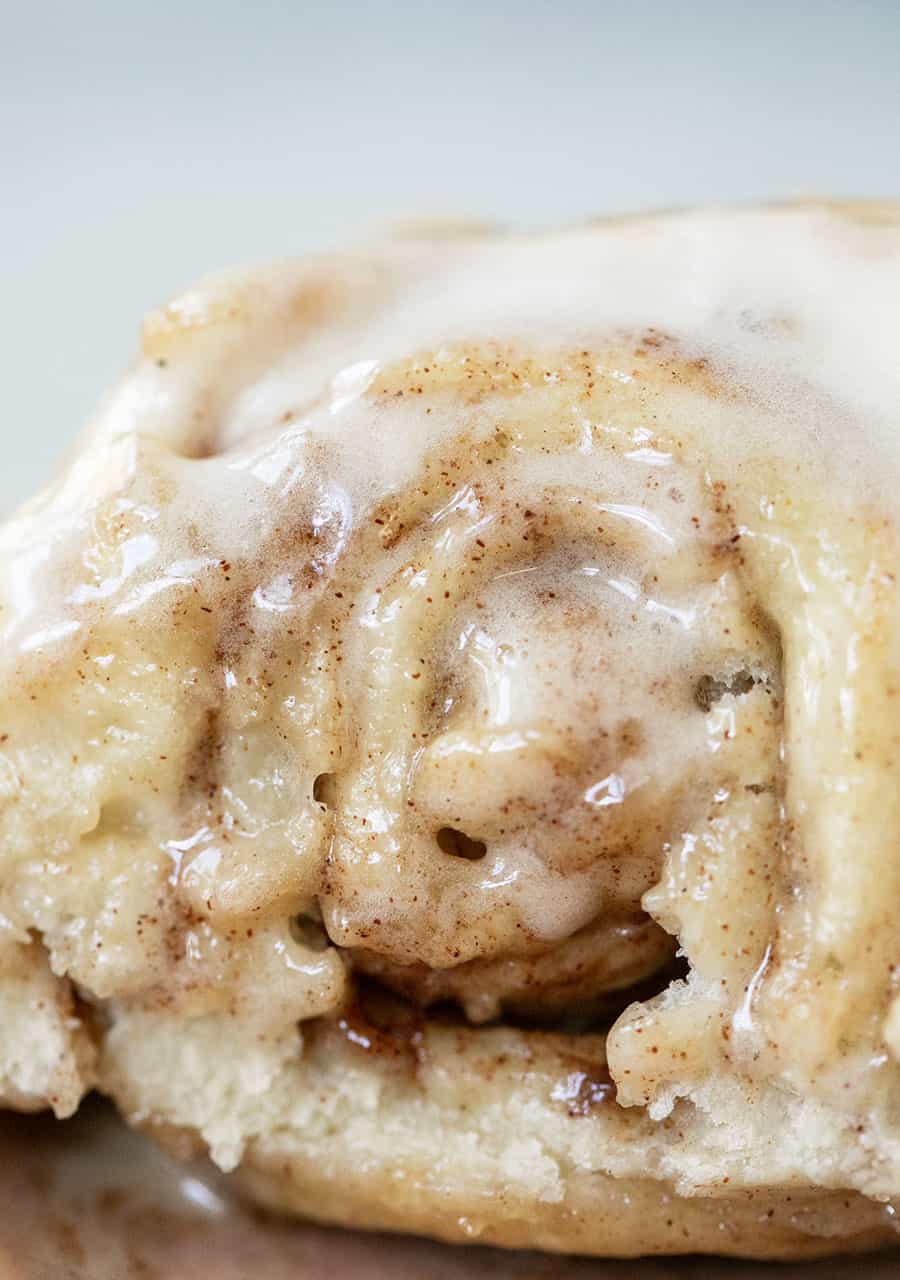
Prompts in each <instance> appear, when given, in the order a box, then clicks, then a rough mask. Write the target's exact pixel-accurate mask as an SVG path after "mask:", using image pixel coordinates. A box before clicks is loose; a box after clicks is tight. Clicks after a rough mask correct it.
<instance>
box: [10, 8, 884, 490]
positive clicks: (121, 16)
mask: <svg viewBox="0 0 900 1280" xmlns="http://www.w3.org/2000/svg"><path fill="white" fill-rule="evenodd" d="M898 73H900V0H880V2H879V0H845V3H834V2H833V0H832V2H831V3H829V2H828V0H817V2H813V0H798V2H797V3H792V2H791V0H782V2H781V3H777V2H776V0H756V2H755V3H729V0H718V2H717V3H716V2H713V0H709V2H707V0H702V2H698V3H694V4H691V3H689V2H683V3H675V2H674V0H670V2H668V3H663V2H662V0H630V2H628V0H622V2H621V3H615V4H613V3H594V4H591V3H588V2H587V0H573V2H571V3H566V2H565V0H559V2H558V3H552V2H546V0H540V2H535V0H500V2H498V3H493V4H492V3H489V2H486V3H483V4H482V3H476V2H475V0H459V2H458V3H449V2H445V3H440V4H430V3H427V2H426V0H420V2H419V3H408V2H407V0H398V2H397V3H394V4H378V3H373V4H363V3H341V2H340V0H335V2H334V3H332V4H330V5H328V4H321V5H318V4H317V5H312V4H305V3H293V4H291V3H287V2H284V3H275V2H274V0H257V2H256V3H254V2H253V0H243V2H241V3H236V2H235V0H218V2H215V0H206V2H200V0H195V2H194V3H191V0H183V3H172V2H171V0H162V2H157V3H151V2H150V0H147V2H146V3H141V4H136V3H133V2H132V0H115V2H114V0H81V2H76V0H69V2H68V3H55V4H54V3H41V2H40V0H35V2H33V3H28V0H0V105H2V116H0V161H2V163H0V253H2V263H3V266H2V276H0V284H2V290H3V297H2V306H0V376H2V387H0V508H2V507H3V506H6V505H8V504H9V503H10V502H11V501H13V499H14V498H15V497H18V496H19V495H22V494H24V492H25V491H26V490H28V489H29V488H31V487H32V486H33V485H34V484H35V483H36V482H37V480H38V479H39V478H40V477H41V476H43V475H44V474H45V473H46V471H47V469H48V467H49V466H50V464H51V461H52V459H53V457H54V456H55V455H56V454H57V452H58V451H59V449H60V447H61V446H62V444H63V443H64V442H65V441H67V440H68V439H69V438H70V437H71V435H72V433H73V432H74V431H75V429H76V428H77V427H78V426H79V424H80V423H81V422H82V421H83V420H84V418H85V416H86V415H87V414H88V412H89V411H90V409H91V407H92V405H93V404H94V403H95V401H96V400H97V398H98V396H99V394H100V392H101V391H102V389H103V387H104V385H105V384H106V383H107V382H108V381H109V380H110V379H111V378H112V377H113V376H114V375H115V373H116V372H117V370H118V369H119V368H120V367H121V366H122V364H123V363H124V361H125V360H126V359H127V357H128V355H129V352H130V350H131V348H132V345H133V341H134V335H135V333H136V327H137V323H138V319H139V317H140V315H141V313H142V311H143V310H145V309H146V308H147V307H148V306H150V305H152V304H154V303H156V302H158V301H161V300H163V299H165V297H166V296H167V294H169V293H170V292H171V291H172V290H174V289H176V288H178V287H179V286H181V285H183V284H186V283H188V282H189V281H190V280H191V279H192V277H194V276H196V275H198V274H200V273H203V272H205V271H207V270H209V269H211V268H215V267H219V266H223V265H227V264H230V263H232V262H236V261H241V260H248V259H250V260H252V259H256V258H264V257H267V256H270V255H276V254H283V253H286V252H288V253H289V252H295V251H300V250H304V249H307V248H311V247H315V246H318V245H324V244H327V243H330V242H334V241H337V240H340V239H341V237H342V236H344V235H346V234H348V233H350V232H351V231H353V230H354V229H355V228H356V227H358V226H359V225H360V224H362V223H365V222H366V221H367V220H369V219H373V218H382V217H385V216H388V215H391V214H407V213H410V212H416V211H432V212H448V211H449V212H453V211H464V212H475V213H481V214H487V215H489V216H492V217H496V218H500V219H503V220H507V221H510V222H515V223H525V224H528V223H531V224H538V223H547V222H555V221H559V220H566V219H577V218H581V217H583V216H585V215H587V214H590V213H593V212H602V211H606V210H622V209H630V208H639V207H641V206H647V205H667V204H677V203H692V202H697V201H703V200H713V199H721V200H748V199H759V198H765V197H771V196H786V195H793V194H798V193H809V192H836V193H838V194H879V195H894V196H900V74H898Z"/></svg>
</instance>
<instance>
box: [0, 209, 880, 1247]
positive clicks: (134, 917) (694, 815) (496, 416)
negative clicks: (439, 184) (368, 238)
mask: <svg viewBox="0 0 900 1280" xmlns="http://www.w3.org/2000/svg"><path fill="white" fill-rule="evenodd" d="M898 299H900V213H898V211H897V209H896V208H895V207H893V206H886V205H876V204H862V203H858V204H845V205H837V204H835V205H824V204H810V205H792V206H784V207H772V208H766V209H755V210H710V211H701V212H696V213H673V214H666V215H659V216H648V217H640V218H634V219H624V220H615V221H610V222H598V223H596V224H594V225H591V226H588V227H580V228H575V229H572V230H567V231H563V232H559V233H553V234H541V235H507V234H501V233H499V232H495V231H493V230H491V229H489V228H484V227H480V226H476V225H474V224H473V225H472V226H470V227H467V226H454V227H450V226H447V227H444V226H440V225H434V226H425V227H424V228H419V229H417V231H416V233H415V234H411V233H410V232H409V231H408V230H407V231H405V232H403V233H398V234H397V235H395V236H394V237H392V238H391V237H388V238H386V239H385V240H383V241H380V242H378V243H374V244H364V245H361V246H357V247H356V248H354V249H351V250H349V251H347V252H346V253H345V254H343V255H340V256H333V257H324V258H319V259H313V260H311V261H309V262H300V263H294V262H288V263H279V264H276V265H274V266H272V267H268V268H261V269H253V270H249V271H246V272H239V273H234V274H231V275H227V276H223V277H221V278H218V279H216V280H213V281H211V282H207V283H205V284H202V285H201V286H199V287H198V288H197V289H195V290H193V291H191V292H188V293H186V294H184V295H183V296H181V297H180V298H178V299H176V300H175V301H174V302H173V303H171V304H170V305H169V306H167V307H165V308H163V309H162V310H159V311H157V312H154V313H153V314H151V315H150V316H149V317H148V319H147V321H146V322H145V325H144V330H143V336H142V347H141V354H140V356H139V358H138V360H137V361H136V363H135V365H134V367H133V368H132V370H131V371H130V372H129V373H128V375H127V376H126V377H125V379H124V380H123V382H122V383H121V385H120V386H119V387H118V388H117V389H116V390H115V391H114V392H113V393H112V394H111V396H110V397H109V399H108V400H107V402H106V403H105V405H104V406H103V407H102V409H101V411H100V413H99V414H98V417H97V419H96V421H95V422H94V423H93V424H92V426H91V427H90V428H89V430H88V431H87V433H86V435H85V436H84V437H83V439H82V442H81V447H80V448H79V450H78V451H77V453H76V454H75V456H74V457H73V458H72V460H71V461H70V463H69V465H68V466H67V467H66V469H65V470H64V471H63V472H62V474H61V475H60V476H59V477H58V478H57V480H56V481H55V483H53V484H52V485H51V486H50V487H49V488H48V489H47V490H46V491H45V492H44V493H43V494H41V495H40V496H39V497H37V498H36V499H34V500H33V501H32V502H30V503H29V504H27V505H26V506H24V507H23V508H21V509H20V510H19V512H18V513H16V514H15V516H14V517H13V518H12V519H11V520H9V521H8V523H7V524H6V525H5V526H4V527H3V529H2V531H0V629H2V640H0V1029H2V1039H0V1098H2V1101H3V1102H4V1104H5V1105H8V1106H12V1107H20V1108H21V1107H29V1108H30V1107H36V1106H43V1105H47V1106H52V1107H53V1108H54V1109H55V1110H56V1111H57V1113H58V1114H60V1115H65V1114H68V1113H70V1112H71V1111H72V1110H73V1109H74V1108H75V1107H76V1106H77V1104H78V1100H79V1098H80V1097H81V1096H82V1095H83V1094H84V1093H85V1092H86V1091H88V1090H89V1089H91V1088H98V1089H100V1090H101V1091H103V1092H104V1093H106V1094H108V1095H109V1096H110V1097H112V1098H113V1099H114V1100H115V1102H116V1104H117V1105H118V1107H119V1108H120V1109H121V1111H122V1113H123V1114H124V1116H125V1117H126V1118H127V1119H128V1120H129V1121H130V1122H131V1123H132V1124H134V1125H137V1126H139V1127H141V1128H143V1129H145V1130H147V1131H148V1132H149V1133H151V1134H153V1135H154V1136H156V1137H157V1138H158V1139H159V1140H161V1141H163V1142H164V1143H166V1145H167V1146H169V1147H170V1148H172V1149H174V1150H176V1151H179V1152H190V1151H194V1150H203V1151H208V1152H209V1153H210V1154H211V1156H212V1158H213V1159H214V1160H215V1161H216V1162H217V1163H218V1164H219V1165H220V1166H221V1167H222V1168H224V1169H226V1170H233V1171H234V1177H235V1179H236V1180H237V1181H238V1182H239V1184H240V1185H241V1186H243V1187H244V1188H245V1190H246V1191H247V1192H248V1194H250V1195H252V1196H254V1197H256V1198H258V1199H259V1200H260V1201H261V1202H262V1203H264V1204H266V1205H269V1206H273V1207H276V1208H278V1209H282V1210H286V1211H289V1212H294V1213H299V1214H304V1215H309V1216H312V1217H315V1218H319V1219H322V1220H326V1221H332V1222H343V1223H351V1224H353V1225H356V1226H365V1227H373V1228H390V1229H397V1230H403V1231H414V1232H420V1233H425V1234H429V1235H433V1236H437V1237H440V1238H443V1239H448V1240H476V1239H477V1240H479V1241H481V1242H482V1243H495V1244H501V1245H509V1246H528V1247H537V1248H543V1249H551V1250H567V1251H573V1252H584V1253H594V1254H613V1255H622V1256H633V1255H637V1254H642V1253H665V1252H668V1253H678V1252H695V1251H707V1252H713V1253H721V1254H737V1255H749V1256H759V1257H788V1256H807V1255H809V1256H813V1255H818V1254H827V1253H829V1252H835V1251H839V1250H848V1249H865V1248H870V1247H874V1246H877V1245H880V1244H884V1243H887V1242H890V1241H891V1240H893V1239H895V1230H894V1227H895V1221H896V1214H897V1211H898V1208H900V1120H898V1116H900V1110H898V1109H900V1066H898V1058H900V1003H898V1001H897V995H898V983H900V930H898V928H897V925H896V923H895V915H896V905H895V904H896V902H897V901H898V895H900V854H898V840H900V727H898V726H900V719H898V708H900V591H898V586H897V573H898V569H900V556H898V545H900V534H898V494H900V424H898V419H897V413H898V410H897V405H898V403H900V361H898V358H897V341H898V337H900V302H898Z"/></svg>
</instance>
